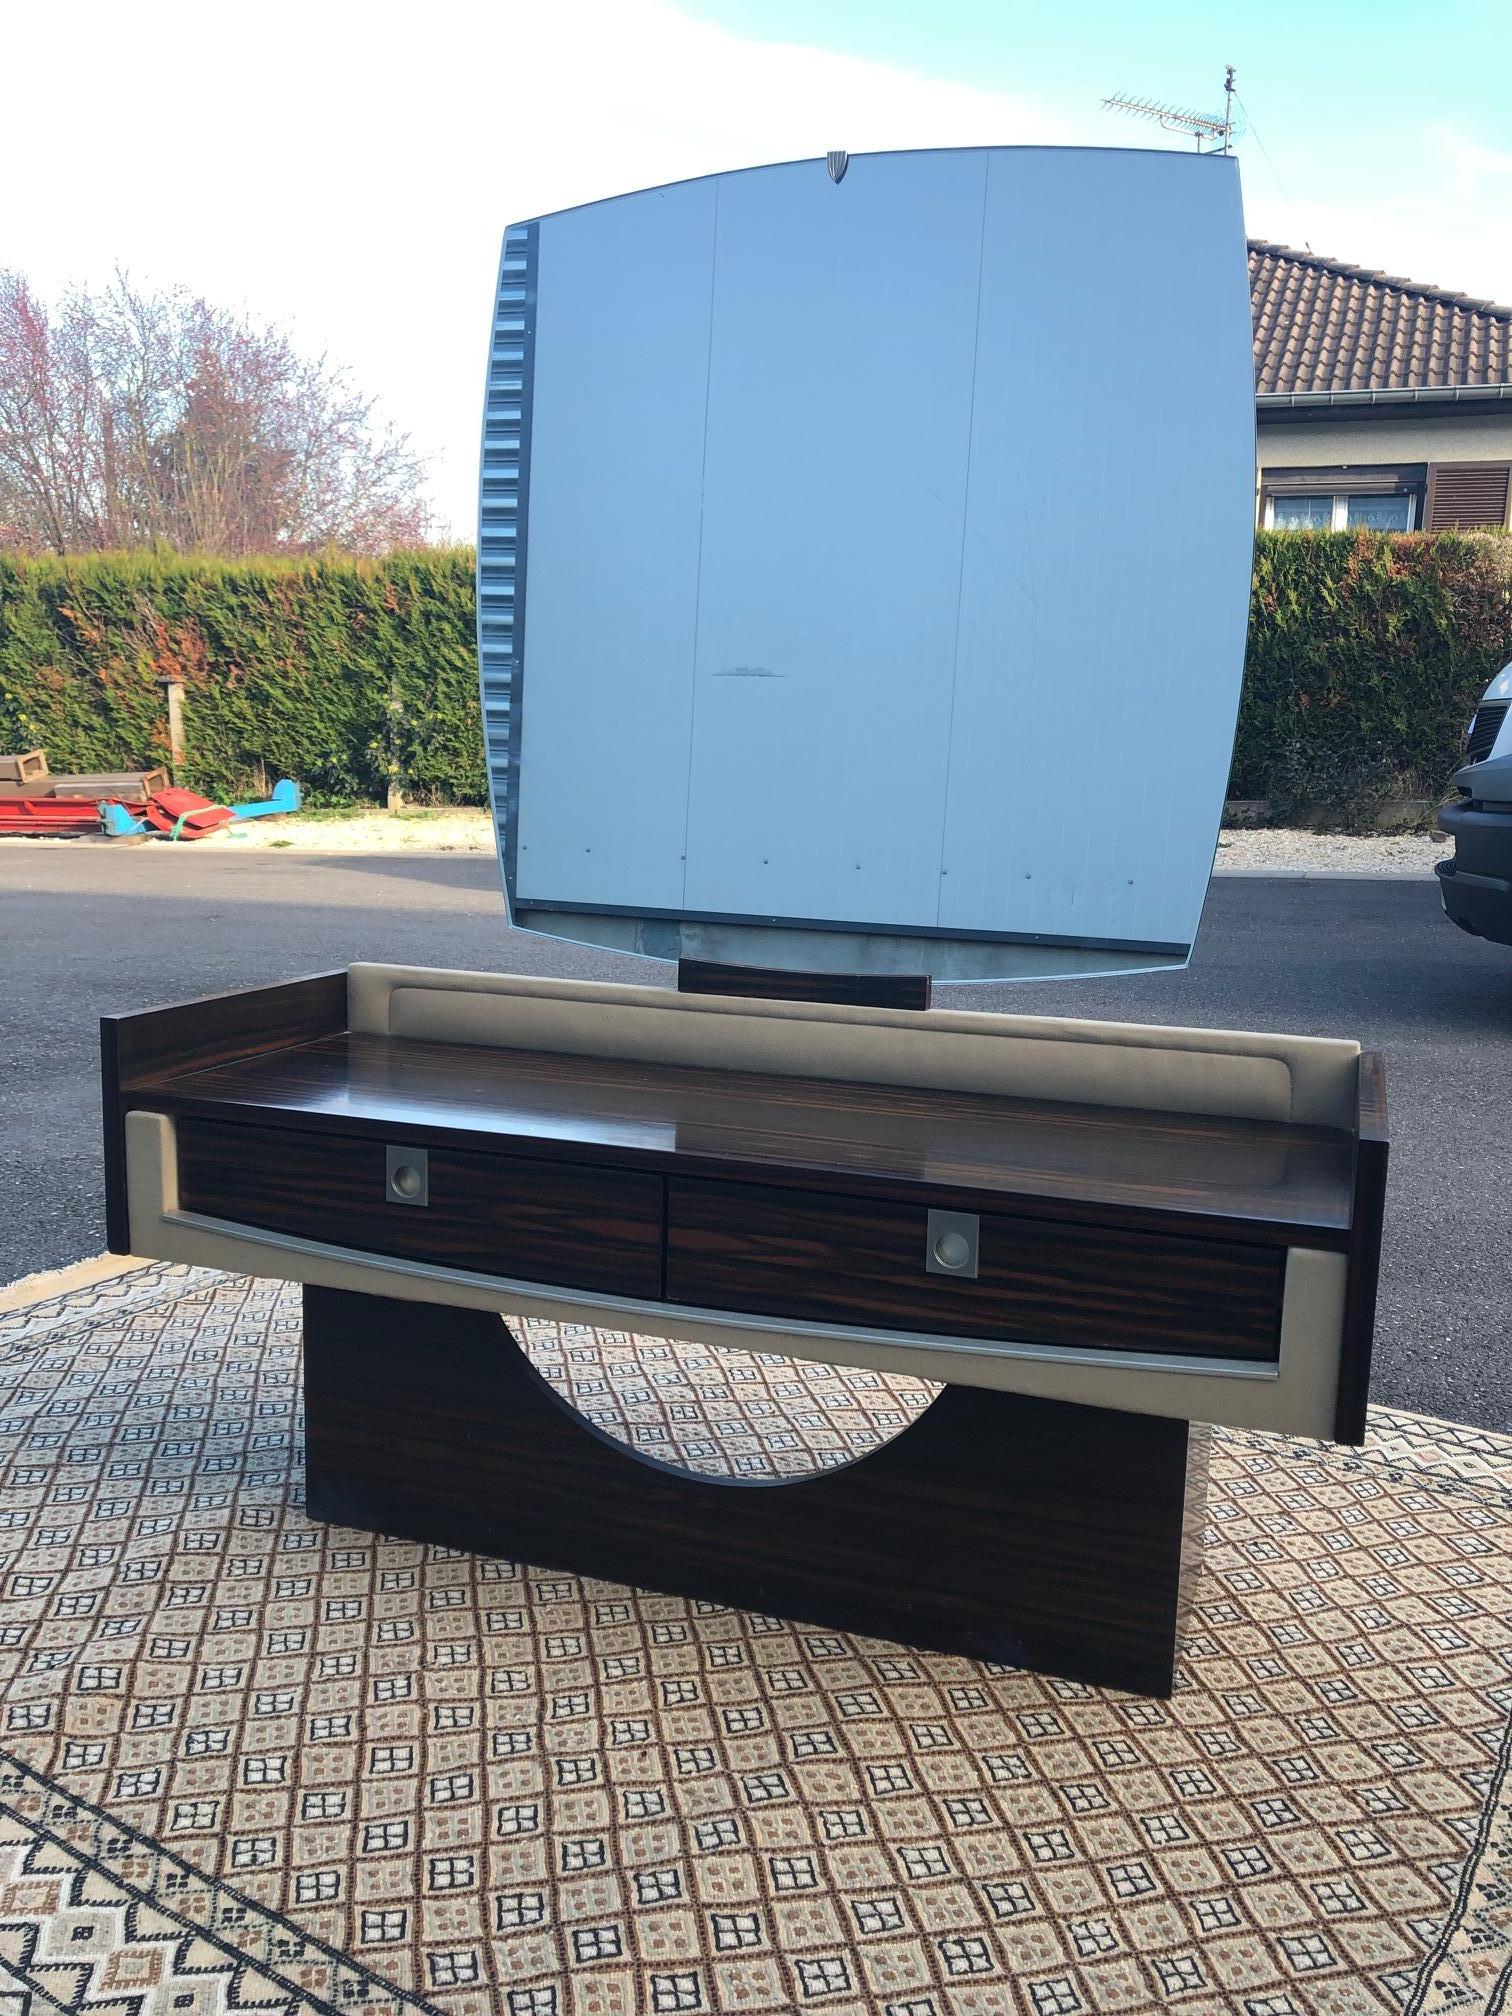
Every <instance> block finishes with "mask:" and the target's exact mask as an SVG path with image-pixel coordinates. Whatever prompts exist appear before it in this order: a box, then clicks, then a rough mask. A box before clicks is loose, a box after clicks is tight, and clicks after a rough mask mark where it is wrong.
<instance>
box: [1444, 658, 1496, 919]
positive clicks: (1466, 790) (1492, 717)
mask: <svg viewBox="0 0 1512 2016" xmlns="http://www.w3.org/2000/svg"><path fill="white" fill-rule="evenodd" d="M1454 784H1455V788H1456V789H1457V790H1458V792H1459V794H1460V796H1459V802H1458V803H1457V804H1453V805H1446V806H1445V807H1444V808H1443V810H1442V811H1441V812H1440V813H1439V822H1438V823H1439V825H1440V827H1441V828H1442V829H1443V831H1444V832H1445V833H1447V834H1448V835H1449V836H1450V838H1451V839H1452V840H1453V841H1454V855H1453V858H1452V859H1451V860H1448V861H1440V862H1439V863H1438V864H1437V867H1436V868H1435V870H1434V872H1435V873H1436V874H1437V876H1438V878H1439V893H1440V895H1441V896H1442V897H1443V899H1444V910H1445V912H1446V914H1447V915H1448V916H1450V917H1452V918H1453V919H1454V921H1455V923H1456V924H1458V926H1459V927H1460V929H1461V930H1462V931H1468V932H1470V934H1471V935H1472V936H1473V937H1476V938H1494V939H1496V940H1497V941H1498V942H1499V943H1500V944H1503V945H1512V665H1504V666H1503V667H1502V669H1501V671H1500V672H1498V673H1497V675H1496V677H1495V678H1494V679H1493V680H1492V681H1491V684H1490V685H1489V686H1488V687H1487V688H1486V690H1485V692H1484V693H1483V694H1482V695H1481V703H1480V706H1479V707H1478V708H1477V709H1476V710H1475V719H1474V720H1473V721H1472V722H1471V723H1470V734H1469V738H1468V740H1467V741H1466V744H1465V760H1464V763H1463V764H1462V765H1461V767H1460V768H1459V769H1458V770H1456V771H1455V773H1454Z"/></svg>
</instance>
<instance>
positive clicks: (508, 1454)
mask: <svg viewBox="0 0 1512 2016" xmlns="http://www.w3.org/2000/svg"><path fill="white" fill-rule="evenodd" d="M304 1305H305V1399H306V1485H307V1500H308V1505H309V1509H310V1512H311V1514H312V1515H313V1516H314V1517H316V1518H318V1519H324V1520H329V1521H331V1522H333V1523H336V1524H342V1525H350V1526H357V1527H363V1528H367V1529H370V1530H375V1531H379V1532H386V1533H392V1534H396V1535H402V1536H403V1537H405V1538H409V1539H416V1540H428V1541H432V1542H435V1543H438V1544H442V1545H447V1546H456V1547H466V1548H468V1549H471V1550H474V1551H476V1552H480V1553H488V1554H500V1555H505V1556H508V1557H509V1558H510V1559H512V1560H518V1561H524V1562H530V1563H532V1564H535V1565H538V1566H540V1567H545V1568H553V1569H561V1570H570V1571H572V1572H575V1573H577V1574H582V1575H592V1576H598V1577H602V1578H604V1579H606V1580H609V1581H615V1582H626V1583H632V1584H636V1585H639V1586H641V1587H644V1588H650V1589H658V1590H663V1591H666V1592H668V1593H672V1594H678V1595H683V1596H689V1597H696V1598H701V1599H704V1600H706V1601H712V1602H718V1603H726V1604H729V1605H731V1606H732V1607H735V1608H738V1609H748V1610H760V1611H764V1612H766V1613H768V1614H771V1615H776V1616H782V1617H791V1618H795V1619H799V1620H801V1621H803V1622H806V1623H813V1624H818V1625H825V1626H829V1627H831V1628H834V1629H839V1630H847V1631H858V1632H863V1633H865V1634H867V1635H869V1636H872V1637H879V1638H889V1639H897V1640H901V1641H902V1642H904V1643H905V1644H909V1645H916V1646H919V1647H922V1648H926V1649H930V1650H936V1651H946V1652H958V1653H965V1654H968V1655H970V1656H973V1657H977V1658H983V1659H993V1660H999V1661H1003V1662H1005V1663H1009V1664H1013V1665H1019V1666H1028V1667H1033V1668H1035V1669H1037V1670H1039V1671H1043V1672H1049V1673H1055V1674H1060V1675H1063V1676H1065V1677H1067V1678H1071V1679H1077V1680H1087V1681H1092V1682H1097V1683H1102V1684H1107V1685H1111V1686H1117V1687H1124V1688H1128V1689H1130V1690H1131V1691H1134V1692H1139V1693H1151V1694H1168V1693H1169V1692H1170V1691H1171V1685H1172V1679H1173V1672H1174V1661H1175V1649H1176V1638H1177V1634H1178V1631H1179V1629H1180V1625H1181V1613H1182V1610H1183V1607H1184V1605H1183V1593H1184V1586H1185V1582H1186V1579H1187V1578H1186V1567H1187V1560H1186V1558H1185V1556H1184V1549H1183V1532H1184V1530H1185V1531H1186V1532H1187V1533H1188V1535H1189V1538H1190V1541H1191V1543H1192V1544H1195V1538H1196V1531H1195V1529H1196V1528H1197V1527H1198V1526H1199V1525H1200V1517H1201V1508H1200V1495H1201V1492H1202V1490H1203V1488H1204V1486H1205V1476H1206V1434H1205V1431H1203V1430H1191V1431H1189V1429H1188V1425H1187V1423H1185V1422H1184V1421H1166V1420H1160V1419H1157V1418H1155V1417H1153V1416H1147V1415H1138V1414H1116V1413H1112V1412H1109V1411H1108V1410H1106V1409H1103V1408H1094V1407H1073V1406H1067V1405H1065V1404H1063V1403H1061V1402H1058V1401H1048V1400H1031V1399H1024V1398H1021V1397H1019V1396H1017V1395H1013V1394H1007V1393H995V1392H987V1391H985V1390H982V1389H979V1388H975V1387H965V1386H947V1387H946V1388H944V1389H943V1391H942V1392H941V1393H940V1394H939V1396H938V1397H937V1398H936V1399H935V1400H934V1402H933V1403H932V1404H931V1405H930V1407H929V1408H928V1409H927V1410H926V1411H925V1412H924V1413H923V1414H922V1415H921V1416H920V1417H919V1418H918V1419H917V1420H916V1421H914V1422H913V1423H912V1424H911V1425H910V1426H909V1427H907V1428H905V1429H903V1430H902V1432H901V1433H900V1434H898V1435H897V1436H896V1437H894V1439H893V1440H892V1441H890V1442H888V1443H886V1444H885V1445H884V1446H883V1447H882V1448H880V1449H878V1450H876V1451H874V1452H872V1453H871V1454H869V1455H866V1456H864V1457H861V1458H860V1459H858V1460H857V1461H856V1462H853V1463H849V1464H845V1465H843V1466H839V1467H836V1468H834V1469H829V1470H821V1471H816V1472H814V1473H813V1474H811V1475H807V1476H804V1477H799V1478H792V1479H777V1480H773V1481H771V1482H767V1481H753V1480H746V1479H733V1478H720V1477H700V1476H696V1475H694V1474H692V1473H690V1472H688V1471H684V1470H677V1469H673V1468H672V1467H670V1466H669V1465H667V1464H664V1463H660V1462H657V1461H655V1460H654V1459H652V1458H648V1457H645V1456H642V1455H639V1454H637V1453H636V1452H635V1451H633V1450H631V1449H629V1448H627V1447H626V1446H625V1445H624V1444H623V1443H620V1442H617V1441H615V1440H614V1439H613V1438H612V1437H610V1436H607V1435H605V1434H603V1433H602V1432H601V1431H600V1430H598V1429H597V1428H595V1427H594V1426H593V1425H592V1424H591V1423H589V1422H587V1421H585V1420H584V1419H583V1417H582V1416H581V1415H580V1414H578V1413H576V1412H575V1411H574V1410H573V1408H571V1407H570V1406H569V1405H568V1404H567V1402H566V1401H565V1400H563V1399H562V1397H561V1396H560V1395H559V1394H558V1393H557V1392H556V1391H555V1389H554V1388H552V1387H551V1386H549V1385H548V1384H547V1383H546V1381H545V1380H544V1379H542V1378H541V1376H540V1374H539V1373H538V1372H537V1371H536V1370H535V1369H534V1367H533V1366H532V1365H531V1364H530V1361H529V1360H528V1358H527V1357H526V1356H525V1354H524V1352H523V1351H522V1350H521V1349H520V1347H519V1345H518V1344H517V1343H516V1341H515V1339H514V1338H513V1337H512V1336H511V1335H510V1333H509V1330H508V1329H507V1327H506V1326H505V1324H504V1323H503V1322H501V1321H500V1319H499V1318H498V1317H496V1316H490V1315H488V1314H486V1313H483V1312H481V1311H474V1310H466V1309H451V1308H440V1307H434V1306H431V1305H428V1304H420V1303H414V1302H393V1301H387V1300H382V1299H379V1298H377V1297H373V1296H366V1295H351V1294H346V1293H342V1292H339V1291H337V1290H334V1289H326V1288H310V1287H307V1288H306V1289H305V1291H304ZM1188 1515H1190V1516H1188Z"/></svg>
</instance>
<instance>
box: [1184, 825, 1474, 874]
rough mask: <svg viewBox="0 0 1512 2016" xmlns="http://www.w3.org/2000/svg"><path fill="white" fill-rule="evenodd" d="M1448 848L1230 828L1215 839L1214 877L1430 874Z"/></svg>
mask: <svg viewBox="0 0 1512 2016" xmlns="http://www.w3.org/2000/svg"><path fill="white" fill-rule="evenodd" d="M1452 844H1453V843H1452V842H1451V841H1450V839H1449V836H1448V835H1447V834H1445V833H1368V834H1359V833H1301V832H1298V831H1297V830H1296V829H1295V828H1293V827H1289V826H1256V827H1243V826H1234V827H1230V828H1229V830H1228V831H1227V832H1225V833H1223V834H1220V836H1219V839H1218V857H1217V860H1216V861H1215V862H1214V864H1213V865H1214V867H1215V868H1216V870H1217V872H1218V873H1219V874H1220V875H1375V876H1380V875H1392V876H1395V875H1409V876H1412V877H1413V878H1414V879H1416V878H1417V877H1420V876H1424V875H1431V874H1432V873H1433V864H1434V862H1435V861H1442V860H1443V859H1444V858H1445V856H1446V855H1447V854H1448V853H1449V852H1450V850H1451V847H1452Z"/></svg>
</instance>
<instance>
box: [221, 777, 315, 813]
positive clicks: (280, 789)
mask: <svg viewBox="0 0 1512 2016" xmlns="http://www.w3.org/2000/svg"><path fill="white" fill-rule="evenodd" d="M303 803H304V797H303V794H302V793H301V791H300V789H299V786H298V785H297V784H296V783H294V782H293V781H292V779H290V778H288V777H281V778H280V779H279V781H278V782H277V783H276V784H275V785H274V786H273V796H272V797H271V798H264V799H262V800H260V801H258V802H255V803H253V804H249V805H233V806H232V807H231V810H232V811H233V812H234V813H235V814H236V816H237V818H238V819H266V818H268V817H269V815H270V814H272V813H275V812H297V811H298V810H299V808H300V806H301V805H302V804H303Z"/></svg>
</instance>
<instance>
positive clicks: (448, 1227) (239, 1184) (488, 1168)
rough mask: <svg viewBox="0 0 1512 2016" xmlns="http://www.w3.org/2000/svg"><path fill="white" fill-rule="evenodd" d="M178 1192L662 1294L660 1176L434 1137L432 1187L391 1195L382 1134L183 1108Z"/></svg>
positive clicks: (319, 1227) (304, 1223)
mask: <svg viewBox="0 0 1512 2016" xmlns="http://www.w3.org/2000/svg"><path fill="white" fill-rule="evenodd" d="M177 1132H178V1156H179V1201H180V1203H181V1205H182V1206H183V1208H184V1209H185V1210H186V1211H197V1212H202V1213H204V1214H205V1215H206V1216H208V1217H212V1218H229V1219H233V1220H234V1221H235V1222H236V1223H238V1224H242V1225H252V1226H256V1227H258V1228H260V1229H261V1230H263V1231H267V1232H282V1233H287V1234H291V1235H293V1236H294V1237H296V1238H301V1239H318V1240H321V1241H323V1242H325V1243H327V1244H329V1245H335V1246H350V1247H353V1248H354V1249H356V1250H357V1251H358V1252H362V1253H382V1254H386V1255H388V1256H389V1257H391V1258H393V1259H399V1260H424V1261H430V1262H433V1263H434V1264H436V1265H439V1266H443V1267H445V1266H451V1267H462V1268H469V1269H475V1270H477V1271H478V1272H480V1273H484V1274H499V1275H507V1276H510V1277H512V1278H515V1279H518V1280H523V1281H540V1282H546V1283H555V1284H559V1285H561V1286H562V1287H567V1288H588V1289H602V1290H604V1291H605V1292H609V1293H614V1294H622V1295H636V1296H645V1297H647V1298H655V1297H656V1296H657V1295H659V1294H660V1293H661V1276H662V1263H661V1249H662V1187H663V1186H662V1182H661V1179H660V1178H659V1177H656V1176H634V1175H626V1174H625V1173H623V1172H621V1171H614V1172H611V1173H609V1174H607V1175H606V1174H603V1173H600V1172H597V1171H594V1170H591V1169H574V1168H571V1167H568V1166H566V1165H564V1164H562V1163H550V1164H548V1165H546V1166H544V1167H543V1166H542V1165H540V1164H539V1163H535V1162H530V1161H526V1160H524V1159H522V1158H516V1157H512V1156H508V1155H474V1154H468V1153H465V1152H462V1151H459V1150H456V1149H434V1148H433V1149H431V1150H430V1155H429V1161H430V1201H429V1203H428V1204H425V1205H413V1204H394V1203H389V1202H388V1201H387V1200H386V1196H385V1161H384V1148H385V1144H384V1141H383V1138H382V1136H381V1135H378V1134H373V1135H371V1136H370V1138H368V1139H365V1140H354V1139H351V1138H345V1137H338V1138H331V1137H327V1136H325V1135H319V1134H301V1133H295V1132H293V1131H291V1130H289V1129H287V1128H271V1127H252V1126H245V1125H237V1124H227V1123H223V1122H218V1121H208V1120H194V1119H185V1120H180V1121H179V1123H178V1129H177Z"/></svg>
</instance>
